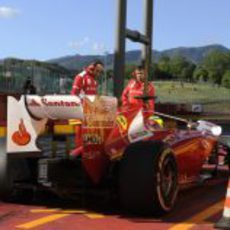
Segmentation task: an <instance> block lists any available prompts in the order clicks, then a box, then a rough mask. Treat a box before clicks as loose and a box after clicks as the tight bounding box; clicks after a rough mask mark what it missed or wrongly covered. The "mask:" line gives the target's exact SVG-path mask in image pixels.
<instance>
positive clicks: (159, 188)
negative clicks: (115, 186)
mask: <svg viewBox="0 0 230 230" xmlns="http://www.w3.org/2000/svg"><path fill="white" fill-rule="evenodd" d="M177 192H178V173H177V164H176V160H175V157H174V155H173V152H172V150H171V149H170V148H168V147H167V146H166V145H165V144H164V143H163V142H161V141H148V142H137V143H134V144H131V145H130V146H129V147H128V148H127V149H126V151H125V153H124V156H123V159H122V160H121V162H120V173H119V195H120V201H121V205H122V207H123V208H124V209H126V210H128V211H131V212H135V213H142V214H150V215H151V214H157V215H158V214H163V213H166V212H170V211H171V210H172V208H173V207H174V204H175V201H176V198H177Z"/></svg>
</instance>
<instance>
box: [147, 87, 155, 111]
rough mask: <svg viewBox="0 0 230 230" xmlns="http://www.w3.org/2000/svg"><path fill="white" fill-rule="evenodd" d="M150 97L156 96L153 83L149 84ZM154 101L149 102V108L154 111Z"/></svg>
mask: <svg viewBox="0 0 230 230" xmlns="http://www.w3.org/2000/svg"><path fill="white" fill-rule="evenodd" d="M148 91H149V92H148V95H149V96H155V89H154V86H153V84H152V83H149V90H148ZM154 104H155V102H154V99H151V100H149V107H150V109H151V110H154Z"/></svg>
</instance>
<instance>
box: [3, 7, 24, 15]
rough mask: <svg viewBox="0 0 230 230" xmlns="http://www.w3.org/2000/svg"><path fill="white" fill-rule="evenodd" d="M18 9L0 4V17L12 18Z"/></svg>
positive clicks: (17, 12)
mask: <svg viewBox="0 0 230 230" xmlns="http://www.w3.org/2000/svg"><path fill="white" fill-rule="evenodd" d="M19 13H20V11H19V10H18V9H15V8H13V7H7V6H0V18H14V17H16V16H17V15H18V14H19Z"/></svg>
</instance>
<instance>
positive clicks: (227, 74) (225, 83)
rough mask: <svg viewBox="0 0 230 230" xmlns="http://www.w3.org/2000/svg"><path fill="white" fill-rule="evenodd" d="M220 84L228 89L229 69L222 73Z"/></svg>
mask: <svg viewBox="0 0 230 230" xmlns="http://www.w3.org/2000/svg"><path fill="white" fill-rule="evenodd" d="M222 85H223V86H224V87H226V88H229V89H230V70H227V71H226V72H225V73H224V76H223V78H222Z"/></svg>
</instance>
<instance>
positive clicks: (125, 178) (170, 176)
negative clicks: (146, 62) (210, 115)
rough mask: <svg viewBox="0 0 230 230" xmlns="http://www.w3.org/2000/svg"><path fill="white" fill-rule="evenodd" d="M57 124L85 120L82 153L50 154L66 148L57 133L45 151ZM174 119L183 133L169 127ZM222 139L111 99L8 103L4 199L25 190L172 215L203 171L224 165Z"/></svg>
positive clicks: (1, 167) (0, 163) (0, 173)
mask: <svg viewBox="0 0 230 230" xmlns="http://www.w3.org/2000/svg"><path fill="white" fill-rule="evenodd" d="M156 115H158V116H156ZM58 119H61V120H70V119H78V120H79V119H80V120H81V122H82V127H83V133H82V139H83V146H75V148H74V149H72V150H71V151H69V152H66V151H59V152H58V151H55V152H53V151H52V148H51V145H53V144H54V143H55V142H58V141H59V142H60V141H61V142H63V143H64V144H67V143H65V142H66V140H67V139H66V138H63V135H62V137H61V138H60V136H55V135H54V133H52V134H51V135H52V136H51V142H49V143H50V144H49V145H50V146H48V147H50V148H49V151H47V143H48V142H47V141H48V140H50V135H48V134H47V122H48V121H49V120H58ZM170 119H173V120H179V121H180V122H183V123H186V127H185V128H184V129H178V128H170V127H167V126H168V125H167V121H168V120H170ZM76 135H79V134H78V133H76ZM220 135H221V127H220V126H218V125H215V124H212V123H210V122H207V121H202V120H201V121H197V122H187V121H186V120H183V119H179V118H177V117H171V116H169V115H166V114H161V113H157V112H155V114H153V113H152V112H151V111H148V110H146V109H145V108H135V107H132V108H127V107H121V108H118V107H117V100H116V98H114V97H108V96H100V97H99V96H98V97H92V96H90V97H85V98H84V99H83V100H81V99H80V98H78V97H77V96H70V95H66V96H64V95H62V96H60V95H59V96H58V95H50V96H42V97H41V96H37V95H28V96H21V99H20V100H19V101H18V100H16V99H15V98H13V97H8V111H7V138H6V140H5V139H1V143H0V144H1V146H0V197H1V199H4V198H7V197H9V195H10V194H12V193H13V192H15V191H17V189H20V188H23V187H25V184H27V185H28V186H29V185H31V187H33V188H34V187H36V188H38V189H39V188H42V189H47V190H50V191H52V192H55V193H56V194H58V195H59V196H62V197H63V196H64V197H71V198H72V197H75V196H79V195H81V196H84V195H85V194H92V193H93V192H95V193H98V192H99V191H107V192H108V193H109V194H111V193H112V194H113V195H114V194H115V195H116V196H115V197H116V198H118V199H119V201H120V204H121V206H122V207H123V208H124V209H125V210H129V211H131V212H137V213H147V214H159V213H160V214H162V213H166V212H170V211H171V210H172V208H173V207H174V205H175V202H176V199H177V196H178V191H179V190H180V189H182V188H184V187H187V186H189V185H191V184H196V183H198V182H200V181H201V178H202V169H203V166H204V164H207V163H212V164H214V165H216V166H217V165H218V164H219V162H218V154H219V151H218V149H219V146H220V145H221V143H220V142H219V140H218V138H219V136H220ZM44 136H45V137H44ZM42 138H43V139H42ZM47 138H48V139H47ZM41 140H43V141H41ZM44 145H46V147H44ZM56 146H57V145H56ZM56 148H57V147H56ZM57 152H58V153H57ZM113 197H114V196H113Z"/></svg>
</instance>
